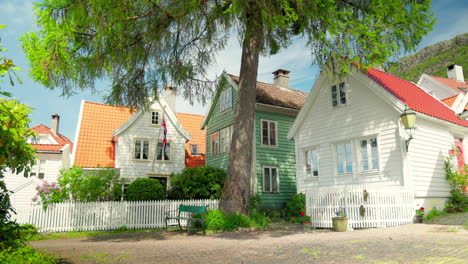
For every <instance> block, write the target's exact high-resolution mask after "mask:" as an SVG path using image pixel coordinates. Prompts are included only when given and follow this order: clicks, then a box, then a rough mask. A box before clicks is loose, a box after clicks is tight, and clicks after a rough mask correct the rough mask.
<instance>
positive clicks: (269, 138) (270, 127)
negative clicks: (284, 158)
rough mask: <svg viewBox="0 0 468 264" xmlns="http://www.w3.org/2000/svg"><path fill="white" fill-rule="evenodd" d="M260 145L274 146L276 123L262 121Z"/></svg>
mask: <svg viewBox="0 0 468 264" xmlns="http://www.w3.org/2000/svg"><path fill="white" fill-rule="evenodd" d="M262 145H264V146H276V122H275V121H268V120H262Z"/></svg>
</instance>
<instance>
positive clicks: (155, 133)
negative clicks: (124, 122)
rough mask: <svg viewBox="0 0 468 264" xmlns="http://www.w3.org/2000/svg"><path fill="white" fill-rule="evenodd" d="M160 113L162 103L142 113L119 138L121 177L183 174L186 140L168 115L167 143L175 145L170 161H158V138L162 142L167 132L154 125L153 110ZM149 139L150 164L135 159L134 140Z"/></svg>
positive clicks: (117, 160) (118, 161)
mask: <svg viewBox="0 0 468 264" xmlns="http://www.w3.org/2000/svg"><path fill="white" fill-rule="evenodd" d="M154 110H157V111H158V110H159V111H161V108H160V106H159V104H157V103H155V104H153V105H152V107H151V110H150V111H146V112H143V113H141V115H140V116H139V117H138V118H137V120H135V122H133V123H132V125H131V126H130V127H128V128H127V129H126V130H125V131H124V132H122V133H121V134H120V135H119V141H118V144H117V146H116V148H117V150H116V165H118V167H119V168H120V176H121V177H122V178H127V179H136V178H141V177H147V175H148V174H160V175H170V174H172V173H180V172H181V171H182V170H183V169H184V168H185V139H184V137H183V136H182V135H181V134H180V133H179V132H178V131H177V130H176V129H175V127H174V125H173V124H172V122H171V121H170V120H169V118H168V116H166V117H165V118H166V124H167V140H168V142H170V143H171V147H170V148H171V149H170V151H171V159H172V160H170V161H158V160H155V161H154V167H153V158H154V155H155V150H156V144H157V141H156V138H159V139H162V138H163V132H162V129H161V126H155V125H152V124H151V116H150V115H151V111H154ZM136 138H140V139H149V140H150V148H149V159H148V160H147V161H140V160H134V158H133V151H134V139H136Z"/></svg>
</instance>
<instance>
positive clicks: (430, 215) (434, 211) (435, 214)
mask: <svg viewBox="0 0 468 264" xmlns="http://www.w3.org/2000/svg"><path fill="white" fill-rule="evenodd" d="M441 215H447V213H445V212H443V211H439V210H437V208H436V207H432V208H431V210H430V211H429V212H428V213H427V214H426V216H425V217H424V219H425V220H431V219H434V218H436V217H438V216H441Z"/></svg>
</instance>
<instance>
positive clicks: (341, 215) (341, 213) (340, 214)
mask: <svg viewBox="0 0 468 264" xmlns="http://www.w3.org/2000/svg"><path fill="white" fill-rule="evenodd" d="M335 215H336V217H337V218H345V217H347V215H346V211H345V209H344V208H341V207H340V208H339V209H338V211H336V212H335Z"/></svg>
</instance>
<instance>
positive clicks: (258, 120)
mask: <svg viewBox="0 0 468 264" xmlns="http://www.w3.org/2000/svg"><path fill="white" fill-rule="evenodd" d="M273 74H274V84H268V83H263V82H257V92H256V111H255V137H254V148H253V150H252V151H253V162H252V164H253V166H252V177H251V186H250V187H251V188H250V189H251V192H252V194H259V195H260V196H261V198H262V204H261V207H262V208H271V209H274V208H282V207H283V206H284V204H285V203H286V202H287V201H288V200H289V199H290V198H291V196H292V195H293V194H295V193H296V171H295V170H296V163H295V154H294V153H295V152H294V147H295V146H294V141H292V140H289V139H288V137H287V135H288V131H289V129H290V128H291V126H292V124H293V122H294V119H295V118H296V115H297V114H298V113H299V110H300V109H301V107H302V105H303V104H304V102H305V99H306V97H307V95H308V93H305V92H301V91H298V90H293V89H290V88H289V71H286V70H281V69H280V70H277V71H275V72H273ZM222 78H224V80H223V81H222V82H220V85H219V86H218V89H217V91H216V94H215V97H214V99H213V101H212V102H211V106H210V108H209V112H208V114H207V115H206V117H205V119H204V120H203V123H202V129H205V130H206V137H207V139H206V165H207V166H213V167H218V168H223V169H227V167H228V165H229V150H230V143H231V135H232V127H233V126H232V124H233V122H234V114H235V111H236V105H237V93H238V89H239V87H238V84H239V77H237V76H234V75H230V74H223V76H222Z"/></svg>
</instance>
